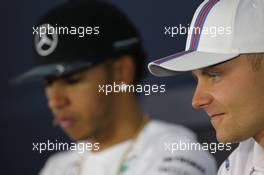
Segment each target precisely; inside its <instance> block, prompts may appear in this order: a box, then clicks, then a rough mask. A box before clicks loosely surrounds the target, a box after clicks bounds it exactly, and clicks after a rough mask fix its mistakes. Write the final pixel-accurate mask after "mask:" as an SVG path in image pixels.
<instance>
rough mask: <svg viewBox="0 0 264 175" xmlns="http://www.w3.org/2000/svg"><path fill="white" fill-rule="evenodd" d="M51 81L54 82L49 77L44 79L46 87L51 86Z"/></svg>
mask: <svg viewBox="0 0 264 175" xmlns="http://www.w3.org/2000/svg"><path fill="white" fill-rule="evenodd" d="M53 82H54V79H49V78H47V79H44V85H45V86H46V87H49V86H51V85H52V83H53Z"/></svg>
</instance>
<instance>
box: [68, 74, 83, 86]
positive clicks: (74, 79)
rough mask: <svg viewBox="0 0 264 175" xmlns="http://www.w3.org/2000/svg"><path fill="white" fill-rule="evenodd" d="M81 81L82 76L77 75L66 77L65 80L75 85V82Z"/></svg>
mask: <svg viewBox="0 0 264 175" xmlns="http://www.w3.org/2000/svg"><path fill="white" fill-rule="evenodd" d="M81 81H82V77H77V76H70V77H65V82H66V83H67V84H71V85H73V84H77V83H79V82H81Z"/></svg>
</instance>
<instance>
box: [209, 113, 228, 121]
mask: <svg viewBox="0 0 264 175" xmlns="http://www.w3.org/2000/svg"><path fill="white" fill-rule="evenodd" d="M224 115H225V113H217V114H213V115H210V118H211V120H214V119H218V118H222V117H224Z"/></svg>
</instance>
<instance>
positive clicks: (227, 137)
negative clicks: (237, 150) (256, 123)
mask: <svg viewBox="0 0 264 175" xmlns="http://www.w3.org/2000/svg"><path fill="white" fill-rule="evenodd" d="M216 138H217V141H218V142H219V143H239V142H241V141H243V140H246V138H242V137H239V136H236V135H231V134H228V133H219V132H218V133H216Z"/></svg>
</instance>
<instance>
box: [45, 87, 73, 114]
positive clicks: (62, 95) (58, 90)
mask: <svg viewBox="0 0 264 175" xmlns="http://www.w3.org/2000/svg"><path fill="white" fill-rule="evenodd" d="M45 90H46V96H47V99H48V106H49V108H50V109H51V110H52V111H56V110H59V109H62V108H64V107H66V106H67V105H68V104H69V102H70V101H69V98H68V97H67V93H66V90H65V87H64V86H63V85H62V84H60V83H59V82H54V83H52V85H49V86H47V87H46V89H45Z"/></svg>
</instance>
